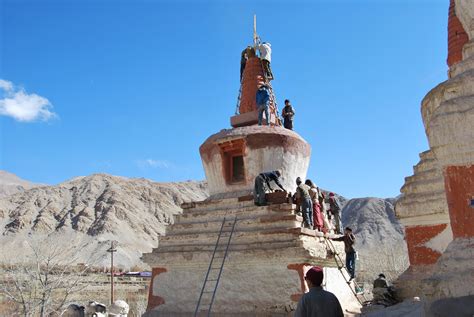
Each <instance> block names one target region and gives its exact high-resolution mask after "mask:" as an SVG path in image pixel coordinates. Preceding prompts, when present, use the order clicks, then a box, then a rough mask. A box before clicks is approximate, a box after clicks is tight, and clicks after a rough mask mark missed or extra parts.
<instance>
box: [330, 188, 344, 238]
mask: <svg viewBox="0 0 474 317" xmlns="http://www.w3.org/2000/svg"><path fill="white" fill-rule="evenodd" d="M329 211H330V212H331V214H332V215H333V216H334V225H335V226H336V233H337V234H342V221H341V207H340V206H339V203H338V202H337V199H336V196H335V195H334V193H329Z"/></svg>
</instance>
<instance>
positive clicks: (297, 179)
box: [296, 177, 301, 185]
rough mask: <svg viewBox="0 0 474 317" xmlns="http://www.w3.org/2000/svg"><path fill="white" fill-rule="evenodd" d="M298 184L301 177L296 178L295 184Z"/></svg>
mask: <svg viewBox="0 0 474 317" xmlns="http://www.w3.org/2000/svg"><path fill="white" fill-rule="evenodd" d="M299 184H301V177H297V178H296V185H299Z"/></svg>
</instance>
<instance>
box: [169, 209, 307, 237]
mask: <svg viewBox="0 0 474 317" xmlns="http://www.w3.org/2000/svg"><path fill="white" fill-rule="evenodd" d="M298 218H299V219H298ZM222 220H223V219H218V218H215V219H213V220H210V221H205V222H193V223H181V222H179V223H176V224H174V225H173V226H170V227H168V228H167V230H166V236H173V235H183V234H184V235H186V234H195V233H204V232H211V233H218V232H219V231H220V229H221V226H222ZM232 223H233V220H229V221H226V224H225V225H224V231H230V230H231V228H232ZM300 225H301V217H297V216H296V215H292V214H284V215H282V214H281V213H276V214H272V215H255V216H254V217H252V218H244V219H238V220H237V222H236V224H235V230H236V231H252V230H261V229H267V228H295V227H299V226H300Z"/></svg>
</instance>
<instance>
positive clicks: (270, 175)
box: [253, 170, 285, 206]
mask: <svg viewBox="0 0 474 317" xmlns="http://www.w3.org/2000/svg"><path fill="white" fill-rule="evenodd" d="M280 177H281V171H279V170H276V171H272V172H266V173H260V174H258V176H257V177H255V186H254V189H253V198H254V202H255V205H257V206H265V205H266V204H267V199H266V198H265V192H266V189H267V188H268V189H269V190H271V191H273V188H272V186H271V185H270V183H271V182H272V181H273V182H274V183H275V184H277V186H278V187H280V188H281V190H283V191H285V189H284V188H283V185H282V184H281V183H280Z"/></svg>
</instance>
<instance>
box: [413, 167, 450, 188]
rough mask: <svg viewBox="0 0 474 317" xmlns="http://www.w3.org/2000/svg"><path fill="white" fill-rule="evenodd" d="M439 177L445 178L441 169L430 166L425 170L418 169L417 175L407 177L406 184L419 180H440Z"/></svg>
mask: <svg viewBox="0 0 474 317" xmlns="http://www.w3.org/2000/svg"><path fill="white" fill-rule="evenodd" d="M439 179H441V180H442V179H443V178H442V175H441V173H440V172H439V170H438V169H437V168H430V169H426V170H423V171H417V172H416V174H415V175H412V176H408V177H405V185H406V184H407V183H414V182H419V181H421V182H423V181H431V180H433V181H434V180H436V181H438V180H439Z"/></svg>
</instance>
